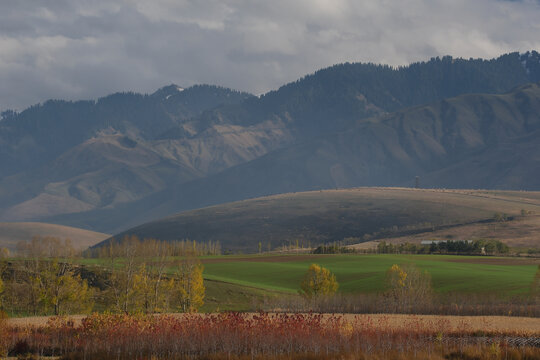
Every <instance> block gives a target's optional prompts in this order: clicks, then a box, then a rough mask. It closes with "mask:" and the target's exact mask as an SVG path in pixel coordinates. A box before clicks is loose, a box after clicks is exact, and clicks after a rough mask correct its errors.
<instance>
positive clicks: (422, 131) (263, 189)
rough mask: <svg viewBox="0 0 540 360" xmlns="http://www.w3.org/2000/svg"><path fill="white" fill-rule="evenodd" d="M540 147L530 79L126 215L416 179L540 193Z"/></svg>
mask: <svg viewBox="0 0 540 360" xmlns="http://www.w3.org/2000/svg"><path fill="white" fill-rule="evenodd" d="M538 144H540V84H529V85H525V86H523V87H520V88H518V89H516V90H514V91H513V92H510V93H507V94H503V95H461V96H458V97H455V98H451V99H446V100H442V101H439V102H436V103H434V104H432V105H426V106H419V107H414V108H411V109H406V110H402V111H399V112H396V113H392V114H388V115H384V116H382V117H377V118H372V119H370V120H369V121H367V120H364V121H359V122H358V123H357V124H356V125H355V126H354V127H351V128H350V129H349V130H347V131H341V132H336V133H331V134H328V135H327V136H326V137H324V138H318V139H314V140H311V141H306V142H304V143H300V144H298V145H294V146H291V147H288V148H285V149H280V150H276V151H274V152H271V153H269V154H266V155H265V156H262V157H260V158H257V159H255V160H253V161H250V162H248V163H244V164H241V165H238V166H235V167H233V168H230V169H227V170H225V171H223V172H221V173H218V174H215V175H213V176H207V177H205V178H202V179H198V180H196V181H192V182H188V183H184V184H182V185H179V186H175V187H172V188H168V189H167V190H166V192H163V193H160V194H157V195H154V196H152V197H150V198H147V199H143V201H141V203H140V204H139V205H137V208H140V209H145V210H144V211H138V212H137V214H133V213H131V212H130V211H129V210H128V209H125V208H123V209H122V211H124V212H126V213H128V214H130V215H129V217H130V218H131V219H133V220H136V221H138V222H143V221H148V220H151V219H152V218H155V217H156V216H167V215H168V214H172V213H175V212H179V211H184V210H189V209H195V208H200V207H203V206H209V205H214V204H219V203H224V202H229V201H234V200H238V199H246V198H252V197H259V196H265V195H269V194H279V193H285V192H295V191H305V190H314V189H333V188H347V187H356V186H396V185H405V186H414V182H415V177H416V176H419V177H420V184H421V186H422V187H443V188H491V189H516V190H521V189H529V190H536V189H540V180H539V179H540V156H539V155H540V150H539V149H538ZM108 216H111V214H108ZM115 216H118V219H122V215H121V214H120V213H118V215H115ZM113 217H114V216H113ZM100 218H103V215H101V216H100V215H99V214H96V213H94V214H93V216H92V217H88V220H89V221H93V222H94V224H97V223H99V222H100V221H102V220H100ZM90 219H92V220H90ZM52 220H61V221H69V220H68V219H67V218H64V219H52ZM123 220H127V219H123ZM68 223H69V222H68ZM127 223H128V224H129V225H135V223H133V222H131V223H129V222H127ZM75 224H76V223H75Z"/></svg>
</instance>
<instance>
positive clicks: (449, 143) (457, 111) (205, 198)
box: [0, 52, 540, 232]
mask: <svg viewBox="0 0 540 360" xmlns="http://www.w3.org/2000/svg"><path fill="white" fill-rule="evenodd" d="M537 81H540V55H539V54H538V53H536V52H530V53H526V54H518V53H512V54H507V55H503V56H501V57H499V58H497V59H493V60H473V59H470V60H463V59H453V58H451V57H444V58H435V59H431V60H430V61H428V62H422V63H416V64H412V65H410V66H407V67H402V68H397V69H394V68H390V67H388V66H381V65H373V64H341V65H336V66H333V67H330V68H327V69H323V70H320V71H318V72H316V73H314V74H312V75H309V76H306V77H305V78H302V79H300V80H298V81H296V82H293V83H290V84H287V85H285V86H283V87H281V88H280V89H278V90H276V91H272V92H270V93H268V94H264V95H263V96H261V97H255V96H252V95H249V94H245V93H240V92H235V91H232V90H228V89H223V88H219V87H212V86H195V87H192V88H189V89H185V90H184V89H181V88H179V87H177V86H175V85H171V86H168V87H165V88H162V89H160V90H158V91H157V92H155V93H154V94H151V95H139V94H132V93H127V94H114V95H111V96H108V97H105V98H102V99H99V100H98V101H82V102H63V101H49V102H46V103H45V104H42V105H36V106H34V107H31V108H29V109H27V110H25V111H23V112H21V113H20V114H17V113H13V112H9V111H8V112H4V113H3V118H2V120H1V121H0V163H1V164H2V171H1V172H0V220H2V221H21V220H32V221H36V220H39V221H50V222H56V223H61V224H69V225H75V226H80V227H83V228H89V229H94V230H99V231H104V232H115V231H118V230H121V229H125V228H127V227H129V226H132V225H136V224H137V223H140V222H144V221H147V220H150V219H155V218H158V217H161V216H165V215H168V214H171V213H174V212H176V211H180V210H186V209H193V208H197V207H201V206H206V205H211V204H217V203H220V202H225V201H233V200H238V199H245V198H248V197H255V196H261V195H266V194H273V193H281V192H287V191H301V190H309V189H322V188H335V187H351V186H364V185H381V186H382V185H411V184H412V182H413V181H414V180H413V179H414V177H415V176H420V177H421V183H422V185H424V186H434V187H437V186H446V187H475V188H477V187H488V188H505V187H510V188H516V189H520V188H527V189H537V188H540V187H539V186H538V185H539V184H538V181H537V180H536V179H537V178H538V177H537V176H535V174H536V173H537V169H538V166H537V161H536V160H535V159H537V158H536V157H534V154H536V153H537V152H538V151H537V150H536V148H535V146H534V144H535V143H538V142H537V140H538V139H537V137H538V135H537V133H536V130H537V129H538V113H539V107H538V85H537V84H532V85H529V86H528V87H521V88H516V87H519V86H521V85H523V84H526V83H531V82H537ZM512 89H514V90H513V91H512V92H510V93H506V92H508V91H510V90H512ZM473 93H476V94H477V95H473ZM503 93H506V94H503ZM465 94H469V95H465ZM495 94H503V95H495ZM449 97H452V98H449ZM426 104H427V105H426ZM509 149H517V150H518V151H512V152H510V150H509ZM479 164H480V165H479ZM482 169H485V170H482ZM456 171H457V172H458V173H461V174H462V173H468V174H470V175H469V176H460V175H453V174H455V173H456Z"/></svg>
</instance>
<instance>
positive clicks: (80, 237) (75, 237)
mask: <svg viewBox="0 0 540 360" xmlns="http://www.w3.org/2000/svg"><path fill="white" fill-rule="evenodd" d="M34 236H41V237H57V238H60V239H62V240H64V239H70V240H71V241H72V244H73V246H74V247H75V248H76V249H80V250H83V249H86V248H88V247H89V246H92V245H95V244H97V243H98V242H100V241H102V240H104V239H106V238H108V237H109V236H110V235H107V234H102V233H97V232H94V231H88V230H83V229H77V228H73V227H69V226H62V225H54V224H44V223H32V222H27V223H24V222H21V223H0V248H7V249H8V250H9V251H10V252H15V251H16V249H17V243H18V242H19V241H29V240H32V238H33V237H34Z"/></svg>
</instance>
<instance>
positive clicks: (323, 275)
mask: <svg viewBox="0 0 540 360" xmlns="http://www.w3.org/2000/svg"><path fill="white" fill-rule="evenodd" d="M338 287H339V284H338V282H337V280H336V276H335V275H334V274H332V273H331V272H330V270H328V269H326V268H324V267H322V266H319V265H317V264H311V266H310V267H309V269H308V270H307V272H306V274H305V275H304V280H303V281H302V283H301V284H300V291H299V292H300V294H301V295H302V296H304V297H306V298H308V299H312V298H313V297H317V296H321V295H332V294H335V293H336V291H337V289H338Z"/></svg>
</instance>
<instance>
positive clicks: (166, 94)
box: [152, 84, 185, 100]
mask: <svg viewBox="0 0 540 360" xmlns="http://www.w3.org/2000/svg"><path fill="white" fill-rule="evenodd" d="M184 90H185V89H184V88H183V87H181V86H178V85H176V84H171V85H167V86H164V87H162V88H161V89H159V90H157V91H156V92H155V93H153V94H152V96H155V97H159V98H162V99H165V100H167V99H169V98H170V97H171V96H173V95H176V94H178V93H180V92H182V91H184Z"/></svg>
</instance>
